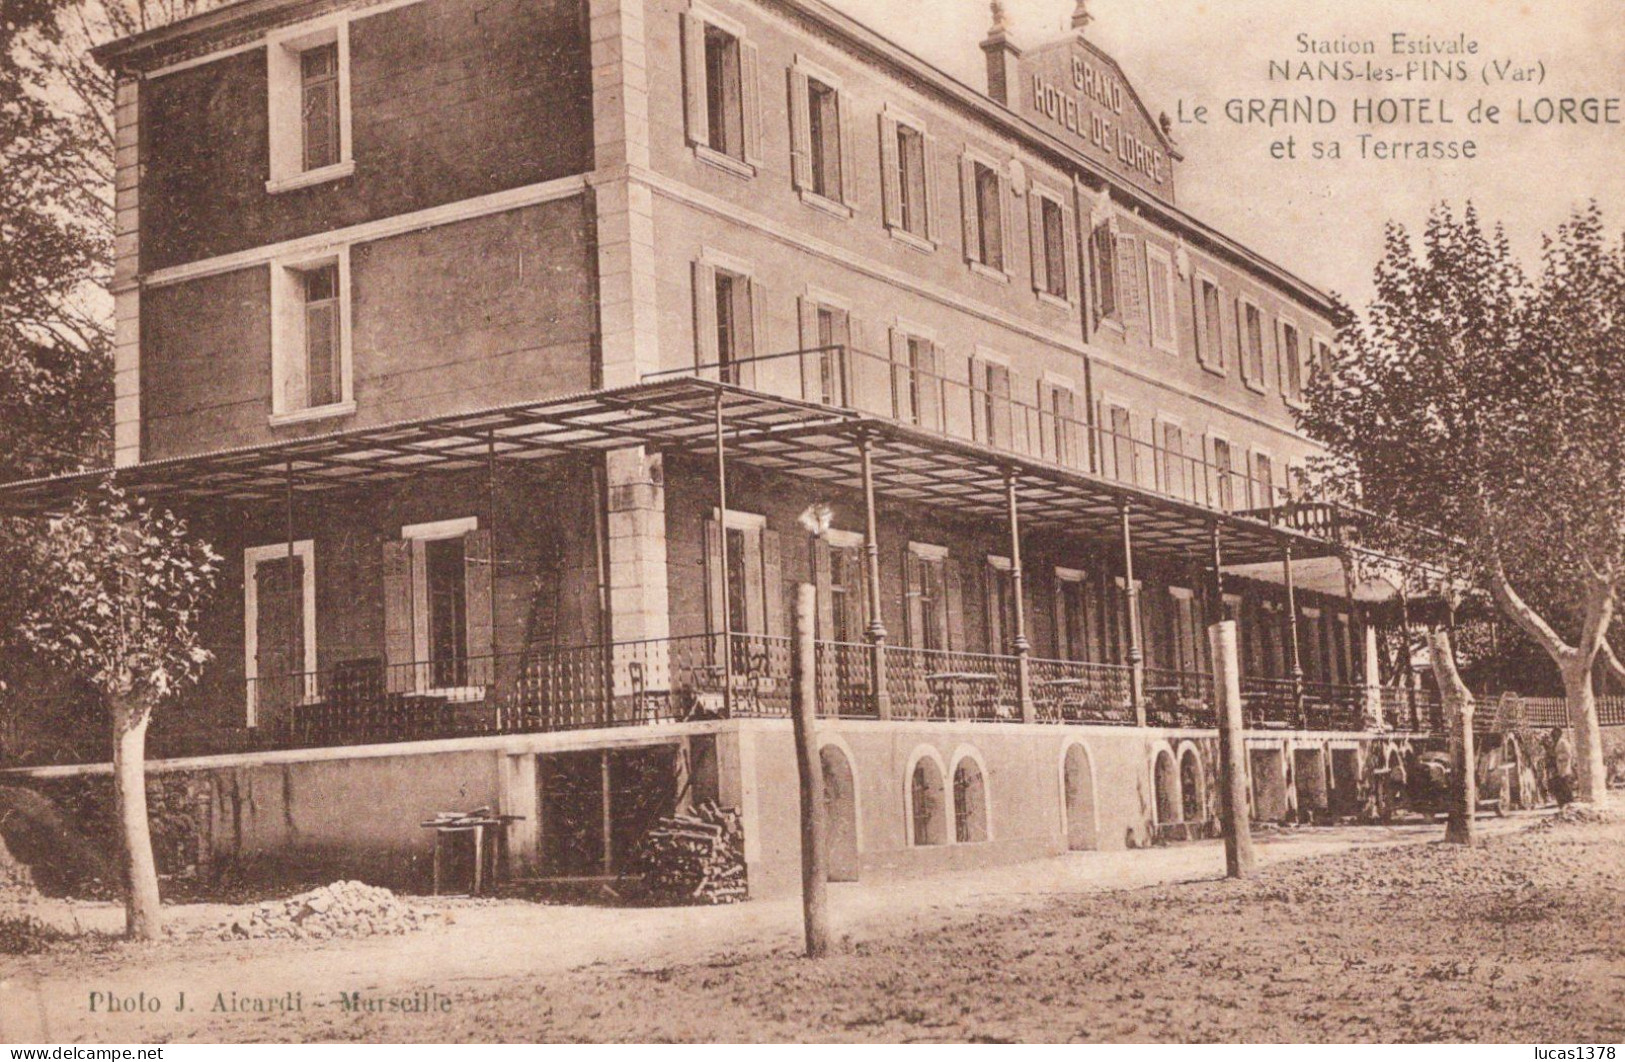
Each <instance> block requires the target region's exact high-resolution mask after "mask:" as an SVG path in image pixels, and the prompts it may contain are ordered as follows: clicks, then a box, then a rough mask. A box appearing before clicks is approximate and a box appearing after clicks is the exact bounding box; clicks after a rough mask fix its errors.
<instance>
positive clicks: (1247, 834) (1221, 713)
mask: <svg viewBox="0 0 1625 1062" xmlns="http://www.w3.org/2000/svg"><path fill="white" fill-rule="evenodd" d="M1207 637H1208V646H1209V648H1210V650H1211V651H1212V654H1213V694H1214V697H1215V699H1216V700H1217V702H1218V704H1217V708H1218V717H1219V817H1220V825H1221V826H1222V827H1223V829H1224V872H1225V876H1226V877H1231V878H1245V877H1247V876H1248V875H1250V874H1251V873H1252V872H1253V835H1252V831H1251V827H1250V825H1249V824H1248V821H1247V748H1246V743H1245V741H1243V739H1242V721H1241V662H1240V660H1239V659H1238V657H1237V652H1236V623H1235V621H1234V620H1224V621H1222V622H1219V623H1215V624H1213V625H1212V626H1211V627H1209V628H1208V629H1207Z"/></svg>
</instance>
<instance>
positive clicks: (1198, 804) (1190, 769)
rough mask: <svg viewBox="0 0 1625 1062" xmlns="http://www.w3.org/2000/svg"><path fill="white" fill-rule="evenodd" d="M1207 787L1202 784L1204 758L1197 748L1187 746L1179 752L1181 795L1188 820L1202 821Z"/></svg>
mask: <svg viewBox="0 0 1625 1062" xmlns="http://www.w3.org/2000/svg"><path fill="white" fill-rule="evenodd" d="M1206 791H1207V787H1206V786H1205V785H1203V784H1202V758H1201V757H1200V756H1198V755H1197V754H1196V749H1195V748H1194V747H1192V746H1188V745H1187V746H1186V747H1185V751H1184V752H1182V753H1180V754H1179V795H1180V801H1181V805H1182V806H1181V810H1182V811H1183V812H1184V818H1185V821H1186V822H1201V821H1202V819H1203V817H1204V816H1203V815H1202V795H1203V793H1205V792H1206Z"/></svg>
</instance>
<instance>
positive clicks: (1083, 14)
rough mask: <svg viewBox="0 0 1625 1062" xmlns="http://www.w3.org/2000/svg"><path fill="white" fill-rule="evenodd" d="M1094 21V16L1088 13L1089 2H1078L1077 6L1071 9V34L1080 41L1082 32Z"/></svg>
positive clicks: (1081, 0)
mask: <svg viewBox="0 0 1625 1062" xmlns="http://www.w3.org/2000/svg"><path fill="white" fill-rule="evenodd" d="M1094 20H1095V16H1093V15H1091V14H1090V13H1089V0H1078V6H1077V7H1075V8H1073V9H1072V32H1074V33H1076V34H1077V35H1078V37H1079V38H1080V39H1081V38H1082V37H1083V31H1084V30H1085V29H1087V28H1088V26H1089V23H1091V22H1093V21H1094Z"/></svg>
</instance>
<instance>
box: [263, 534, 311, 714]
mask: <svg viewBox="0 0 1625 1062" xmlns="http://www.w3.org/2000/svg"><path fill="white" fill-rule="evenodd" d="M254 579H255V581H256V586H255V613H254V632H255V639H256V643H255V651H254V668H255V671H254V673H255V675H256V676H257V678H256V680H255V684H254V685H255V691H254V694H255V720H256V722H257V724H258V725H259V726H262V727H265V726H275V725H277V724H278V723H282V722H286V721H287V720H288V719H289V717H290V715H291V714H292V711H293V706H294V705H295V704H297V703H298V702H299V700H300V699H301V696H302V693H301V691H302V690H303V689H304V686H305V683H306V678H305V675H304V670H305V596H304V584H305V563H304V558H303V557H298V556H294V557H277V558H274V559H267V560H261V561H259V562H258V563H256V564H255V565H254ZM312 681H314V676H312Z"/></svg>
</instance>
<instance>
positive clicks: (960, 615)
mask: <svg viewBox="0 0 1625 1062" xmlns="http://www.w3.org/2000/svg"><path fill="white" fill-rule="evenodd" d="M941 563H942V582H943V593H944V595H945V596H946V597H947V598H948V608H947V610H946V611H947V613H948V630H947V632H946V633H947V638H945V639H944V640H943V644H944V645H946V646H947V647H948V648H949V649H957V650H963V649H964V648H965V594H964V590H963V588H962V587H961V586H960V578H959V565H958V564H957V563H956V562H955V561H954V559H953V558H952V557H949V558H947V559H946V560H944V561H942V562H941Z"/></svg>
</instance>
